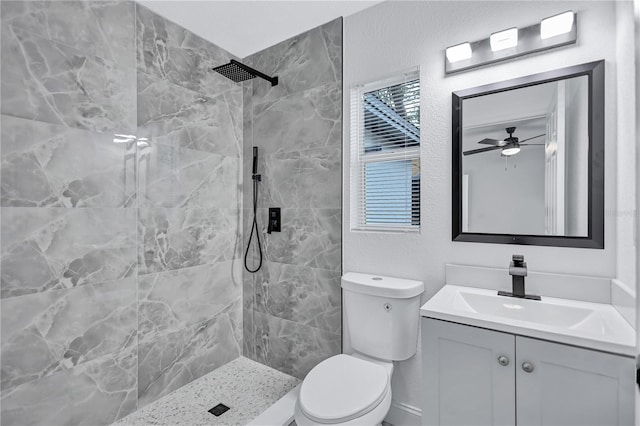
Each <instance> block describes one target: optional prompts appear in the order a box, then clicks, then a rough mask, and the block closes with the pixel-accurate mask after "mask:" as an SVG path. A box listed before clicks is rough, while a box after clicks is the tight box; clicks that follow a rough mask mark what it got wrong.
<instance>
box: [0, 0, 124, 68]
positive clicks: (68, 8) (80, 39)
mask: <svg viewBox="0 0 640 426" xmlns="http://www.w3.org/2000/svg"><path fill="white" fill-rule="evenodd" d="M1 14H2V25H12V26H16V27H20V28H23V29H25V30H27V31H29V32H31V33H34V34H37V35H39V36H41V37H44V38H48V39H50V40H53V41H57V42H60V43H63V44H66V45H67V46H71V47H74V48H76V49H78V50H80V51H82V52H85V53H89V54H91V55H94V56H100V57H102V58H105V59H108V60H110V61H111V62H114V63H117V64H119V65H121V66H123V67H127V68H130V69H135V66H136V54H135V45H134V43H135V38H134V25H135V19H134V3H133V2H132V1H2V2H1Z"/></svg>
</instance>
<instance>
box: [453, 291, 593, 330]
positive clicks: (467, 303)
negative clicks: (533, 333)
mask: <svg viewBox="0 0 640 426" xmlns="http://www.w3.org/2000/svg"><path fill="white" fill-rule="evenodd" d="M453 304H454V307H456V308H457V309H460V310H467V311H469V312H475V313H479V314H484V315H491V316H497V317H502V318H505V319H512V320H519V321H527V322H531V323H536V324H545V325H555V326H559V327H572V326H576V325H578V324H580V322H582V321H584V320H585V319H586V318H587V317H588V316H589V315H591V314H592V313H593V312H595V311H594V309H593V308H591V309H589V308H578V307H575V306H567V305H564V304H557V303H549V302H548V301H547V299H546V298H545V300H544V301H536V300H527V299H516V298H510V297H504V296H498V295H496V294H495V292H493V293H492V294H478V293H471V292H469V291H464V290H462V291H460V290H459V291H457V292H456V293H455V299H454V301H453Z"/></svg>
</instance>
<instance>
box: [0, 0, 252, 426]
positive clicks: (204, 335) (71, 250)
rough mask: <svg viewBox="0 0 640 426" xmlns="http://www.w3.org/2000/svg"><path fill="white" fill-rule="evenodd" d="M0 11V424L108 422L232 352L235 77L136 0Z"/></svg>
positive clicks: (217, 54) (237, 339)
mask: <svg viewBox="0 0 640 426" xmlns="http://www.w3.org/2000/svg"><path fill="white" fill-rule="evenodd" d="M0 16H1V29H2V40H1V43H2V44H1V47H0V59H1V65H0V67H1V69H0V72H1V77H2V79H1V93H2V97H1V98H0V113H1V115H0V129H1V130H0V131H1V134H0V136H1V145H0V209H1V210H0V237H1V238H0V241H1V242H0V256H1V263H0V279H1V282H0V308H1V318H0V321H1V325H0V327H1V330H0V331H1V337H0V343H1V347H2V353H1V359H2V362H1V364H0V367H1V381H0V387H1V394H0V395H1V401H0V404H1V406H2V410H1V415H0V422H1V423H2V424H4V425H7V426H9V425H27V424H29V425H31V424H34V425H38V424H40V425H51V424H56V425H75V424H91V425H104V424H109V423H111V422H113V421H115V420H117V419H119V418H121V417H123V416H125V415H126V414H128V413H130V412H132V411H134V410H136V409H137V408H139V407H141V406H143V405H144V404H146V403H148V402H150V401H153V400H155V399H157V398H159V397H161V396H163V395H165V394H167V393H169V392H171V391H172V390H174V389H176V388H178V387H180V386H182V385H184V384H186V383H188V382H189V381H191V380H193V379H195V378H197V377H199V376H201V375H204V374H206V373H208V372H210V371H211V370H213V369H215V368H217V367H219V366H221V365H223V364H225V363H226V362H228V361H230V360H232V359H234V358H236V357H237V356H238V355H240V354H241V353H242V350H243V348H242V333H243V326H242V320H243V318H242V303H243V301H242V283H241V280H242V273H241V270H240V268H241V264H240V263H239V259H240V254H241V249H242V247H241V244H240V243H241V241H240V236H241V225H242V224H241V222H242V209H241V208H242V197H241V193H242V192H241V191H242V172H241V168H242V163H241V155H242V137H243V134H242V131H243V129H242V125H243V108H242V102H243V88H242V86H239V85H236V84H234V83H232V82H230V81H228V80H226V79H224V78H223V77H221V76H219V75H217V74H215V73H212V72H210V71H209V67H210V66H213V65H217V64H220V63H224V62H227V61H228V59H229V58H230V57H231V55H230V54H229V53H227V52H225V51H224V50H222V49H220V48H218V47H217V46H215V45H213V44H211V43H209V42H206V41H204V40H203V39H200V38H199V37H197V36H195V35H193V34H191V33H190V32H188V31H186V30H185V29H183V28H181V27H179V26H177V25H175V24H173V23H172V22H169V21H167V20H165V19H163V18H161V17H159V16H157V15H155V14H153V13H152V12H150V11H149V10H147V9H145V8H144V7H142V6H140V5H137V4H135V3H134V2H132V1H120V0H118V1H55V2H52V1H2V2H0Z"/></svg>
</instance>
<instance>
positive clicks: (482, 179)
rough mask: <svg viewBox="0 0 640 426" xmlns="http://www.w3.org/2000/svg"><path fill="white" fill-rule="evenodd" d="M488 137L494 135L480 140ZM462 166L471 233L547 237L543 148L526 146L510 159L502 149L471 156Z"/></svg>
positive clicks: (483, 136)
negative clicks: (545, 233)
mask: <svg viewBox="0 0 640 426" xmlns="http://www.w3.org/2000/svg"><path fill="white" fill-rule="evenodd" d="M542 129H543V130H542V132H544V127H543V128H542ZM485 137H487V138H489V137H491V136H490V135H481V136H478V138H477V139H484V138H485ZM494 137H495V136H494ZM526 137H527V136H522V139H526ZM477 139H476V140H477ZM540 140H541V141H543V142H544V139H540ZM474 148H475V147H474ZM462 165H463V166H462V168H463V170H464V173H465V174H468V175H469V197H468V198H469V199H468V206H469V232H493V233H514V234H544V222H545V218H544V146H532V147H528V148H525V147H523V148H522V150H521V151H520V152H519V153H518V154H517V155H514V156H513V157H511V158H509V159H506V158H505V157H501V156H500V151H499V150H496V151H490V152H484V153H480V154H474V155H468V156H465V157H464V158H463V160H462ZM463 203H464V201H463Z"/></svg>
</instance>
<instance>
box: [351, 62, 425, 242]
mask: <svg viewBox="0 0 640 426" xmlns="http://www.w3.org/2000/svg"><path fill="white" fill-rule="evenodd" d="M351 229H352V230H380V231H418V230H419V229H420V80H419V76H418V71H417V70H415V69H414V70H412V71H411V72H408V73H404V74H402V75H401V76H397V77H395V78H393V79H387V80H384V81H380V82H376V83H371V84H366V85H360V86H356V87H354V88H352V89H351Z"/></svg>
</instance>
